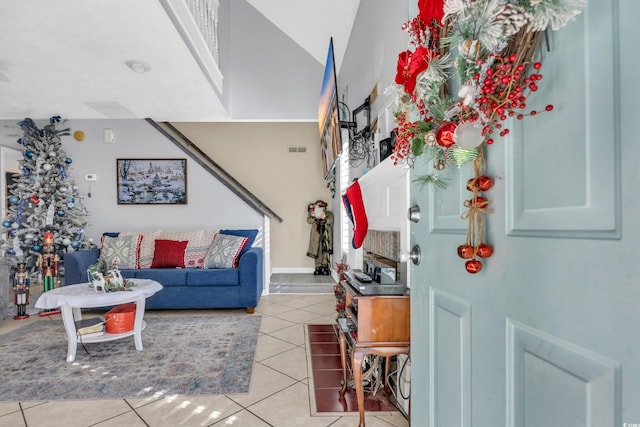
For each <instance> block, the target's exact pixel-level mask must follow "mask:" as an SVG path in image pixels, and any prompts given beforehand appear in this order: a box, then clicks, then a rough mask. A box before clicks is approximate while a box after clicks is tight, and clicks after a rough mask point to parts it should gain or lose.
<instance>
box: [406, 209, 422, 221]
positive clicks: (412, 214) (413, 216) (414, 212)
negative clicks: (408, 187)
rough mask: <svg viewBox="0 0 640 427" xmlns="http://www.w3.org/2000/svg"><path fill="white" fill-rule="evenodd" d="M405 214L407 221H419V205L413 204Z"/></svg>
mask: <svg viewBox="0 0 640 427" xmlns="http://www.w3.org/2000/svg"><path fill="white" fill-rule="evenodd" d="M407 216H408V217H409V221H412V222H418V221H420V206H418V205H415V206H411V207H410V208H409V212H407Z"/></svg>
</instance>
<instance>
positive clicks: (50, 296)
mask: <svg viewBox="0 0 640 427" xmlns="http://www.w3.org/2000/svg"><path fill="white" fill-rule="evenodd" d="M127 280H129V281H131V282H133V283H134V285H135V286H133V287H132V288H130V290H128V291H116V292H102V291H98V292H96V291H95V289H94V288H93V285H92V284H90V283H79V284H77V285H67V286H62V287H59V288H55V289H52V290H50V291H47V292H45V293H43V294H42V295H40V297H39V298H38V300H37V301H36V304H35V307H36V308H39V309H43V310H51V309H55V308H58V307H62V306H63V305H67V306H70V307H82V308H89V307H104V306H111V305H117V304H124V303H127V302H131V301H134V300H136V299H137V298H138V297H144V298H148V297H150V296H151V295H153V294H155V293H156V292H159V291H161V290H162V285H161V284H160V283H158V282H156V281H155V280H150V279H127Z"/></svg>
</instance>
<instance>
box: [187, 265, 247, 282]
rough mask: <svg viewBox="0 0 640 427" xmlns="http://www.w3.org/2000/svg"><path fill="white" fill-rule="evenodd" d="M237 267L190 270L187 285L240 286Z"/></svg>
mask: <svg viewBox="0 0 640 427" xmlns="http://www.w3.org/2000/svg"><path fill="white" fill-rule="evenodd" d="M238 285H239V272H238V269H237V268H218V269H195V270H188V273H187V286H238Z"/></svg>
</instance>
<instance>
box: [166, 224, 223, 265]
mask: <svg viewBox="0 0 640 427" xmlns="http://www.w3.org/2000/svg"><path fill="white" fill-rule="evenodd" d="M217 232H218V231H217V230H187V231H161V232H159V233H158V234H157V235H156V236H155V238H156V239H166V240H186V241H188V242H189V244H188V245H187V250H186V251H185V253H184V266H185V267H188V268H189V267H190V268H202V267H203V266H204V257H205V256H207V251H208V250H209V247H211V243H213V239H214V238H215V236H216V234H217Z"/></svg>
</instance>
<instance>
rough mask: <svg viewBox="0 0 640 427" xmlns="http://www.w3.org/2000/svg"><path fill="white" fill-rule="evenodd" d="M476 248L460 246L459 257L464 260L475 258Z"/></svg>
mask: <svg viewBox="0 0 640 427" xmlns="http://www.w3.org/2000/svg"><path fill="white" fill-rule="evenodd" d="M474 252H475V248H474V247H473V246H471V245H460V246H458V256H459V257H460V258H462V259H469V258H473V255H474Z"/></svg>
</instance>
